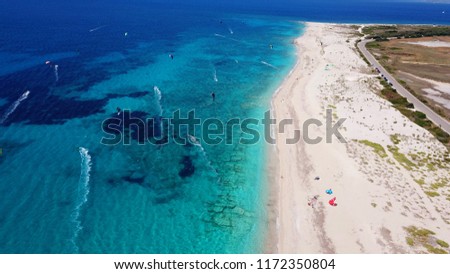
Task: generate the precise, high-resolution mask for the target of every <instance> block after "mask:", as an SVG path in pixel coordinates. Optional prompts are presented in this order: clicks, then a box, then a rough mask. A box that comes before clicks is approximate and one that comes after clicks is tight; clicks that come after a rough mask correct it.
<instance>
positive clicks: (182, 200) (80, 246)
mask: <svg viewBox="0 0 450 274" xmlns="http://www.w3.org/2000/svg"><path fill="white" fill-rule="evenodd" d="M60 2H62V1H52V0H50V1H45V3H42V1H31V0H28V1H17V2H11V1H0V27H1V29H2V31H1V32H0V62H1V63H2V66H1V67H0V121H1V125H0V147H1V148H2V155H1V156H0V174H1V177H0V197H1V199H0V224H1V225H0V252H1V253H249V252H262V251H263V247H264V236H265V233H266V230H267V226H266V222H267V220H266V212H265V207H266V204H267V200H266V197H267V195H266V194H267V193H266V192H267V187H266V186H267V182H266V175H265V174H266V171H265V160H266V159H265V151H266V145H265V144H264V143H263V142H259V143H258V144H256V145H251V146H248V145H247V146H246V145H240V144H239V143H237V142H233V144H232V145H225V144H219V145H214V146H213V145H207V144H206V143H204V142H203V141H202V140H201V139H200V138H199V142H198V143H194V144H191V145H184V146H182V145H177V144H175V143H174V142H170V143H169V144H168V145H164V146H154V145H149V144H148V145H145V146H140V145H138V144H137V140H136V139H139V136H141V135H140V134H142V132H141V133H139V134H138V133H137V132H135V131H133V130H132V132H130V134H129V136H130V138H131V139H134V140H133V142H132V144H131V145H129V146H124V145H116V146H105V145H102V144H100V140H101V138H102V137H103V136H105V133H103V132H102V122H103V121H104V120H105V119H108V118H111V117H117V114H116V108H117V107H120V108H121V109H128V110H130V111H131V112H132V116H133V117H141V118H151V117H157V116H159V115H161V114H162V116H163V117H169V116H170V115H171V113H172V112H174V111H176V110H178V109H179V110H181V112H182V115H186V113H187V112H188V111H189V110H193V109H194V110H195V111H196V116H198V117H200V118H211V117H213V118H217V119H219V120H221V121H227V120H229V119H231V118H249V117H253V118H262V117H263V113H264V112H265V111H266V110H267V109H268V108H269V104H270V98H271V95H272V93H273V91H274V90H275V89H276V87H277V86H278V85H279V83H280V82H281V81H282V79H283V78H284V77H285V75H286V74H287V73H288V72H289V70H290V69H291V68H292V66H293V64H294V63H295V48H294V46H293V44H292V41H293V39H294V38H295V37H297V36H299V35H301V33H302V29H303V25H302V24H300V23H298V22H296V21H294V20H293V19H297V20H314V21H335V22H390V23H392V22H398V23H442V24H448V23H449V17H448V14H450V12H448V13H445V14H443V13H442V10H443V9H446V8H447V7H448V6H447V5H423V4H401V5H400V4H376V5H375V4H367V5H361V4H359V5H358V6H356V7H355V8H352V9H350V8H349V6H348V5H346V4H336V3H334V4H330V2H327V3H322V4H320V5H319V4H316V5H310V4H299V5H297V6H295V8H293V9H287V8H286V7H285V6H283V5H282V3H281V4H280V5H278V6H274V5H273V4H268V3H267V2H264V3H263V4H261V5H254V6H251V5H250V4H251V3H252V2H249V3H250V4H246V6H242V5H237V4H234V3H233V2H231V3H229V4H227V5H222V4H217V3H216V4H215V5H214V6H212V5H211V4H207V3H204V4H202V3H201V2H195V3H183V4H179V3H177V1H168V2H165V3H164V4H156V3H152V1H144V0H141V1H137V0H134V1H127V2H125V1H123V3H120V2H119V1H89V2H88V1H78V2H76V3H60ZM91 2H94V3H91ZM383 6H388V7H389V8H387V9H384V8H382V7H383ZM399 10H401V12H400V11H399ZM269 45H273V49H271V48H270V46H269ZM169 54H172V55H173V56H174V58H173V60H172V59H171V58H170V57H169ZM46 61H51V62H50V63H49V64H46V63H45V62H46ZM27 91H29V92H27ZM157 91H159V92H160V94H158V92H157ZM211 92H214V93H215V94H216V101H215V102H213V101H212V99H211V96H210V94H211ZM257 130H261V128H259V127H257ZM155 132H158V130H156V129H155V128H152V129H151V130H150V131H148V132H146V133H145V134H156V133H155ZM234 132H235V136H234V139H236V140H237V139H238V138H239V137H241V136H242V132H240V131H239V130H237V129H235V130H234ZM182 134H185V133H182ZM196 137H200V135H199V134H196Z"/></svg>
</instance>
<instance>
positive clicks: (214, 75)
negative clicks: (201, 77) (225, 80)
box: [213, 69, 219, 82]
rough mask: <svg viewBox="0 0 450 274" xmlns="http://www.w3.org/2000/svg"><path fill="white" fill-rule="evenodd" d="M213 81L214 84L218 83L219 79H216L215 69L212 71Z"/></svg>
mask: <svg viewBox="0 0 450 274" xmlns="http://www.w3.org/2000/svg"><path fill="white" fill-rule="evenodd" d="M213 79H214V82H219V79H218V78H217V70H216V69H214V73H213Z"/></svg>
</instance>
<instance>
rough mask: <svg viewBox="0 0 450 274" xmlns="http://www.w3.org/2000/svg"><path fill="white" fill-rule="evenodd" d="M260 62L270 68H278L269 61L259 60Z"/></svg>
mask: <svg viewBox="0 0 450 274" xmlns="http://www.w3.org/2000/svg"><path fill="white" fill-rule="evenodd" d="M261 64H264V65H266V66H268V67H271V68H273V69H276V70H278V68H277V67H276V66H274V65H272V64H270V63H267V62H265V61H261Z"/></svg>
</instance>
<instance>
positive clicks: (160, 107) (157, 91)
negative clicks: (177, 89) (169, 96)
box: [153, 86, 163, 116]
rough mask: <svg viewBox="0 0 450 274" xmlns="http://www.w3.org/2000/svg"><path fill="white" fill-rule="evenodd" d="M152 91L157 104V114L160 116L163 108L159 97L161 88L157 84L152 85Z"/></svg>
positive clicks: (160, 96)
mask: <svg viewBox="0 0 450 274" xmlns="http://www.w3.org/2000/svg"><path fill="white" fill-rule="evenodd" d="M153 91H154V92H155V97H156V104H157V106H158V111H159V116H162V114H163V109H162V104H161V99H162V93H161V90H160V89H159V88H158V87H157V86H154V87H153Z"/></svg>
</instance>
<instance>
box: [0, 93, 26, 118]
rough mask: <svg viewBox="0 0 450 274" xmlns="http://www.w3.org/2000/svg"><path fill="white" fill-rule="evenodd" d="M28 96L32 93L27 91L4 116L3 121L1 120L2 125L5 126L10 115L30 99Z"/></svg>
mask: <svg viewBox="0 0 450 274" xmlns="http://www.w3.org/2000/svg"><path fill="white" fill-rule="evenodd" d="M28 95H30V91H29V90H27V91H25V92H24V93H23V94H22V95H21V96H20V98H19V99H17V100H16V101H15V102H14V103H13V104H12V105H11V106H10V107H9V108H8V109H7V110H6V112H5V114H3V116H2V119H1V120H0V124H3V123H4V122H5V121H6V120H7V119H8V117H9V115H11V114H12V113H13V112H14V111H15V110H16V108H17V107H18V106H19V105H20V103H21V102H22V101H23V100H25V99H27V98H28Z"/></svg>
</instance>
